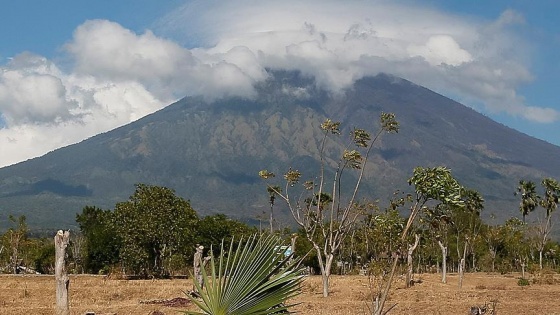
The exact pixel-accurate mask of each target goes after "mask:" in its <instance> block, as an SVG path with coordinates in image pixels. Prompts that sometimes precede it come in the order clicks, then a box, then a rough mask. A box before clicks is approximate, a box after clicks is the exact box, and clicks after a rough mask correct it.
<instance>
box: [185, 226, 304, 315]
mask: <svg viewBox="0 0 560 315" xmlns="http://www.w3.org/2000/svg"><path fill="white" fill-rule="evenodd" d="M281 245H282V242H281V240H280V238H278V237H277V236H274V235H266V236H257V235H254V236H252V237H250V238H249V239H248V240H247V241H245V242H243V240H242V241H241V242H240V244H239V246H238V247H237V249H235V250H234V249H233V241H232V246H230V250H229V251H227V252H226V251H225V250H224V246H223V244H222V247H221V253H220V256H219V257H218V259H217V260H218V261H217V262H216V261H215V258H214V256H213V255H212V256H211V263H210V265H211V272H210V275H208V274H207V272H206V271H205V270H204V269H203V277H204V278H209V279H208V280H209V281H208V280H207V281H205V282H204V283H205V284H206V285H205V286H204V288H202V287H201V285H200V283H198V281H197V280H196V279H194V280H195V282H194V283H195V286H196V288H197V290H198V292H199V294H200V297H201V299H202V300H197V299H195V298H194V297H192V296H190V295H187V296H188V297H189V299H190V300H191V301H193V303H195V304H196V305H197V306H198V307H199V308H200V309H201V311H200V312H195V311H187V312H184V313H185V314H189V315H257V314H259V315H260V314H262V315H268V314H280V313H287V312H288V309H289V308H290V307H292V306H293V305H286V304H285V302H286V300H288V299H290V298H292V297H294V296H296V295H298V294H299V293H300V285H301V282H302V281H303V277H304V276H303V273H302V271H303V270H302V268H301V267H300V266H299V263H300V260H299V259H296V260H293V261H292V262H289V261H290V258H291V255H288V257H286V255H285V251H286V249H285V247H282V246H281ZM283 248H284V249H283Z"/></svg>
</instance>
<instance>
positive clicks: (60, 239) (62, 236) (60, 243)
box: [54, 230, 70, 315]
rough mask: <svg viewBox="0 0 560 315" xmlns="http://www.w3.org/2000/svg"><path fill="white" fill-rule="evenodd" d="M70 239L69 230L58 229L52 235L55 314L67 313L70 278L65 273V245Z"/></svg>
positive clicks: (62, 314) (63, 314)
mask: <svg viewBox="0 0 560 315" xmlns="http://www.w3.org/2000/svg"><path fill="white" fill-rule="evenodd" d="M69 240H70V231H66V232H63V231H62V230H59V231H58V232H57V233H56V236H55V237H54V247H55V267H54V274H55V281H56V310H55V314H56V315H69V314H70V307H69V306H68V287H69V285H70V279H68V274H67V273H66V264H65V261H64V259H65V258H66V247H68V242H69Z"/></svg>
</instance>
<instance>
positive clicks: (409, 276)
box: [406, 234, 420, 288]
mask: <svg viewBox="0 0 560 315" xmlns="http://www.w3.org/2000/svg"><path fill="white" fill-rule="evenodd" d="M414 238H415V240H414V244H412V245H410V247H409V248H408V252H407V260H406V261H407V267H408V270H407V273H406V287H407V288H410V286H411V285H412V281H413V280H412V254H413V253H414V250H415V249H416V247H417V246H418V243H419V242H420V237H419V236H418V234H416V235H414Z"/></svg>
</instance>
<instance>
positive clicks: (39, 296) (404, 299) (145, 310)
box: [0, 273, 560, 315]
mask: <svg viewBox="0 0 560 315" xmlns="http://www.w3.org/2000/svg"><path fill="white" fill-rule="evenodd" d="M518 276H519V275H489V274H485V273H475V274H466V275H465V280H464V283H463V288H462V289H459V288H458V285H457V277H456V276H455V275H453V274H452V275H449V276H448V283H447V284H443V283H441V282H440V275H437V274H422V275H416V276H415V278H416V279H417V280H421V283H417V284H416V285H414V286H413V287H412V288H409V289H403V287H404V283H403V282H402V280H398V281H397V282H396V283H395V285H394V286H393V291H392V293H391V296H390V299H389V301H388V302H387V303H388V305H393V304H395V303H396V304H397V306H396V307H395V308H394V309H393V310H392V311H391V312H390V313H389V314H391V315H392V314H415V315H416V314H446V315H449V314H468V312H469V309H470V307H471V306H473V305H483V304H485V303H487V302H490V301H493V300H496V301H497V311H498V314H500V315H506V314H541V315H542V314H549V315H553V314H557V315H560V284H531V285H529V286H524V287H521V286H518V285H517V277H518ZM553 282H554V281H553ZM191 288H192V282H191V280H188V279H187V280H183V279H173V280H154V281H152V280H117V279H111V278H107V277H103V276H90V275H77V276H70V307H71V313H72V314H85V313H86V312H95V314H98V315H99V314H107V315H108V314H119V315H125V314H143V315H148V314H177V311H180V310H186V309H193V310H194V309H195V307H194V306H193V305H185V304H186V303H185V301H184V300H183V298H184V297H185V294H184V292H183V291H186V290H190V289H191ZM321 292H322V287H321V278H320V277H319V276H312V277H308V278H307V279H306V280H305V282H304V284H303V294H302V295H300V296H299V297H297V298H296V299H294V301H293V302H295V303H301V304H299V305H298V306H296V307H295V309H294V310H296V311H297V312H298V314H302V315H312V314H313V315H314V314H335V315H336V314H368V307H367V305H368V303H371V301H370V289H369V281H368V278H367V277H365V276H333V277H332V280H331V294H330V296H329V298H326V299H325V298H323V297H322V295H321ZM177 303H179V304H177ZM54 304H55V283H54V277H53V276H12V275H1V276H0V314H2V315H4V314H5V315H24V314H25V315H30V314H33V315H41V314H49V315H50V314H53V313H54Z"/></svg>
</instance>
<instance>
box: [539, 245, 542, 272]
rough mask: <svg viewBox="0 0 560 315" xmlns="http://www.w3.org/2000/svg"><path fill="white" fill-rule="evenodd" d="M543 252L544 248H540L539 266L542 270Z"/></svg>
mask: <svg viewBox="0 0 560 315" xmlns="http://www.w3.org/2000/svg"><path fill="white" fill-rule="evenodd" d="M542 252H543V250H542V248H541V249H539V267H540V269H541V270H542Z"/></svg>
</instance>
